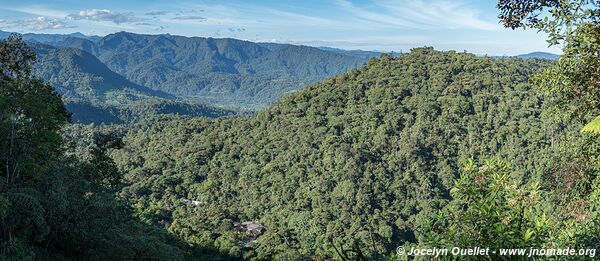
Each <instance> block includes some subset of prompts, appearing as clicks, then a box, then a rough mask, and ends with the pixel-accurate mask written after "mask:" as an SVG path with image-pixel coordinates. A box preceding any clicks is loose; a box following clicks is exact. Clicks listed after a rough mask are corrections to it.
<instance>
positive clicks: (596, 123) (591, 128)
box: [581, 116, 600, 134]
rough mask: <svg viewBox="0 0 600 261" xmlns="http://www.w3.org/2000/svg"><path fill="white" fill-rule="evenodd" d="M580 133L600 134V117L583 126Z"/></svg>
mask: <svg viewBox="0 0 600 261" xmlns="http://www.w3.org/2000/svg"><path fill="white" fill-rule="evenodd" d="M581 131H588V132H595V133H597V134H600V116H598V117H596V119H594V120H593V121H591V122H590V123H588V124H587V125H585V126H584V127H583V128H582V129H581Z"/></svg>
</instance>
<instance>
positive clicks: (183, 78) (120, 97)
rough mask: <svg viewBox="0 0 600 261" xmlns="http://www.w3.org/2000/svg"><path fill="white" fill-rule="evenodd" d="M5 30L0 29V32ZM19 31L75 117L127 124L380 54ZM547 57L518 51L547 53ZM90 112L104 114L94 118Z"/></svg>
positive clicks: (208, 108) (259, 91)
mask: <svg viewBox="0 0 600 261" xmlns="http://www.w3.org/2000/svg"><path fill="white" fill-rule="evenodd" d="M9 34H10V33H8V32H3V31H0V38H5V37H7V36H8V35H9ZM22 37H23V39H24V40H26V41H27V42H29V43H30V45H31V46H33V47H34V50H35V51H36V53H37V54H38V62H37V64H36V65H35V66H34V73H35V74H36V75H37V76H39V77H41V78H42V79H44V80H46V81H48V82H49V83H50V84H52V85H53V86H55V87H56V88H57V89H58V91H59V93H61V94H62V95H63V96H64V99H65V101H67V105H68V106H69V109H70V110H71V112H73V114H74V119H75V121H77V122H105V123H115V122H126V121H130V120H132V119H137V118H139V117H143V114H144V113H143V112H141V111H140V110H139V109H135V108H139V107H140V106H142V105H149V104H151V105H150V107H151V108H155V106H158V105H160V106H159V107H164V105H165V104H170V105H169V106H167V107H169V108H171V110H166V112H167V113H176V114H184V115H190V116H205V117H219V116H223V115H231V114H232V113H233V111H232V110H231V109H234V110H240V109H242V110H257V109H261V108H264V107H265V106H267V105H269V104H271V103H273V102H275V101H276V100H278V99H279V98H281V97H282V96H284V95H286V94H287V93H290V92H294V91H296V90H298V89H300V88H302V87H304V86H307V85H310V84H313V83H316V82H318V81H321V80H323V79H325V78H328V77H332V76H334V75H338V74H340V73H342V72H345V71H347V70H349V69H352V68H358V67H361V66H362V65H363V64H365V63H366V62H367V61H368V60H369V59H372V58H376V57H379V56H381V55H382V54H383V53H381V52H375V51H362V50H342V49H337V48H330V47H319V48H315V47H309V46H299V45H291V44H278V43H254V42H249V41H243V40H237V39H230V38H225V39H215V38H204V37H184V36H174V35H169V34H162V35H143V34H134V33H129V32H118V33H114V34H109V35H107V36H104V37H100V36H87V35H84V34H81V33H72V34H66V35H60V34H32V33H27V34H23V35H22ZM401 54H402V53H399V54H394V53H391V55H392V56H398V55H401ZM551 55H552V54H547V53H541V52H536V53H530V54H526V55H521V56H517V57H521V58H540V57H541V58H546V59H552V56H551ZM142 107H147V106H142ZM92 108H93V109H92ZM223 108H229V109H223ZM146 109H148V108H146ZM132 111H138V112H139V113H132ZM147 111H148V112H152V113H160V112H164V110H157V109H148V110H147ZM96 114H97V115H104V116H102V117H92V116H93V115H96ZM84 115H87V116H85V117H84ZM132 115H136V116H132Z"/></svg>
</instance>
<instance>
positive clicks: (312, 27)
mask: <svg viewBox="0 0 600 261" xmlns="http://www.w3.org/2000/svg"><path fill="white" fill-rule="evenodd" d="M496 3H497V2H496V1H493V0H439V1H438V0H369V1H367V0H295V1H292V0H253V1H243V0H220V1H219V0H206V1H186V0H167V1H165V0H161V1H155V0H131V1H130V0H102V1H90V0H54V1H48V0H46V1H42V0H19V1H14V0H10V1H9V0H0V30H3V31H10V32H20V33H28V32H33V33H57V34H63V33H73V32H81V33H84V34H87V35H100V36H104V35H107V34H110V33H114V32H119V31H128V32H134V33H143V34H173V35H184V36H200V37H213V38H237V39H242V40H248V41H253V42H277V43H291V44H301V45H309V46H317V47H319V46H328V47H337V48H342V49H361V50H377V51H396V52H399V51H407V50H410V49H411V48H414V47H423V46H433V47H434V48H436V49H438V50H456V51H468V52H472V53H475V54H480V55H483V54H488V55H516V54H523V53H529V52H533V51H545V52H552V53H560V48H559V47H556V46H552V47H550V48H549V47H548V44H547V43H546V41H545V39H546V35H545V34H544V33H538V32H537V31H536V30H532V29H528V30H523V29H518V30H511V29H507V28H504V27H502V26H501V25H500V24H499V23H498V18H497V15H498V12H499V11H498V10H497V9H496Z"/></svg>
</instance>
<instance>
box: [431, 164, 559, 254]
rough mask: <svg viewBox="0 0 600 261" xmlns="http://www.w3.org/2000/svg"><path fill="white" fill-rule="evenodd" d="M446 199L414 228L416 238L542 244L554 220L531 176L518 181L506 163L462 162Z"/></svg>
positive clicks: (435, 242)
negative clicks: (422, 224) (424, 222)
mask: <svg viewBox="0 0 600 261" xmlns="http://www.w3.org/2000/svg"><path fill="white" fill-rule="evenodd" d="M450 193H451V196H452V201H451V202H450V203H449V204H447V205H446V206H445V207H444V209H443V210H442V211H441V212H440V213H439V214H438V215H437V216H435V217H434V218H433V219H432V220H430V221H429V223H428V224H427V226H426V227H425V229H424V230H423V231H420V237H421V238H420V239H419V243H420V244H422V245H425V246H432V247H433V246H436V247H448V248H451V247H471V246H476V245H477V246H485V247H489V248H490V249H500V248H527V247H534V248H535V247H543V246H544V244H545V243H546V241H547V240H548V238H549V237H550V229H551V225H556V223H557V221H556V220H554V219H552V216H550V215H547V214H546V212H547V211H548V209H547V207H546V206H547V204H546V202H544V201H543V200H544V198H545V195H544V194H543V193H544V192H543V191H542V190H541V189H540V185H539V183H537V182H530V183H525V184H524V183H523V179H522V178H521V177H518V176H517V177H515V174H514V173H511V170H510V167H509V165H508V164H506V163H503V162H500V161H495V162H487V163H486V164H485V165H482V166H480V167H479V166H477V165H475V164H474V163H473V162H470V163H468V164H466V166H465V167H464V170H463V171H462V172H461V175H460V178H458V179H457V180H456V181H455V184H454V186H453V188H452V189H451V190H450Z"/></svg>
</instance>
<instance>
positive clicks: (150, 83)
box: [52, 32, 368, 109]
mask: <svg viewBox="0 0 600 261" xmlns="http://www.w3.org/2000/svg"><path fill="white" fill-rule="evenodd" d="M52 45H54V46H58V47H72V48H78V49H82V50H85V51H87V52H90V53H91V54H94V55H96V56H97V57H98V59H99V60H100V61H102V62H103V63H105V64H106V65H107V66H108V68H110V69H111V70H113V71H115V72H116V73H118V74H120V75H123V76H124V77H125V78H127V79H128V80H130V81H132V82H134V83H136V84H139V85H142V86H147V87H150V88H153V89H155V90H159V91H163V92H166V93H169V94H172V95H176V96H179V97H185V98H192V99H195V100H199V101H206V102H209V103H213V104H218V105H228V106H235V107H243V108H254V109H255V108H261V107H264V106H266V105H268V104H270V103H272V102H273V101H275V100H277V99H278V98H280V97H281V96H282V95H283V94H285V93H286V92H290V91H295V90H298V89H300V88H301V87H303V86H305V85H306V84H309V83H314V82H316V81H319V80H322V79H324V78H326V77H329V76H333V75H336V74H339V73H341V72H344V71H346V70H348V69H349V68H356V67H359V66H361V65H362V64H363V63H364V62H366V61H367V59H368V58H367V57H356V56H349V55H344V54H339V53H335V52H328V51H323V50H320V49H318V48H313V47H307V46H295V45H286V44H272V45H271V46H270V47H269V48H268V47H267V46H264V45H262V44H257V43H253V42H248V41H242V40H236V39H214V38H202V37H183V36H173V35H140V34H134V33H128V32H119V33H115V34H110V35H107V36H105V37H103V38H102V39H100V40H98V41H93V40H89V39H84V38H81V37H78V38H66V39H64V40H63V41H60V42H55V43H52Z"/></svg>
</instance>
